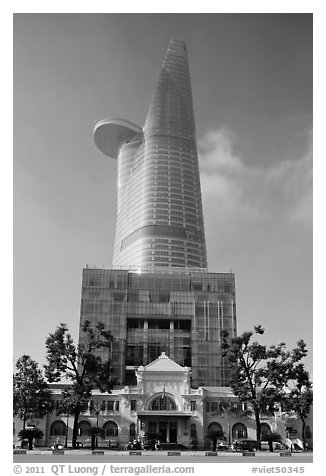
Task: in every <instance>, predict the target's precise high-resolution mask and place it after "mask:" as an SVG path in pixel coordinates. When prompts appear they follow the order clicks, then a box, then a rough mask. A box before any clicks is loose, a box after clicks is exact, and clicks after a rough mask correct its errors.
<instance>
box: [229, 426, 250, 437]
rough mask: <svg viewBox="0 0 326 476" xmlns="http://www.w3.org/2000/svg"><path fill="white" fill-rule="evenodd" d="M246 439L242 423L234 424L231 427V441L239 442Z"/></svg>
mask: <svg viewBox="0 0 326 476" xmlns="http://www.w3.org/2000/svg"><path fill="white" fill-rule="evenodd" d="M243 438H248V432H247V427H246V425H244V424H243V423H236V424H235V425H233V427H232V439H235V440H241V439H243Z"/></svg>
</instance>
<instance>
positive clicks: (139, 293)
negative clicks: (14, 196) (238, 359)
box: [80, 268, 236, 388]
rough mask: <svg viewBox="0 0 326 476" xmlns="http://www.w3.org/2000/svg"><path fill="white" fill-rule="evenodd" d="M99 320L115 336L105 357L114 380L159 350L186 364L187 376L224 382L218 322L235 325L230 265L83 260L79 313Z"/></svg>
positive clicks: (127, 377) (126, 377) (130, 376)
mask: <svg viewBox="0 0 326 476" xmlns="http://www.w3.org/2000/svg"><path fill="white" fill-rule="evenodd" d="M86 320H88V321H89V322H92V323H94V324H96V323H97V322H99V321H101V322H104V323H105V325H106V326H107V327H108V328H109V329H110V330H111V332H112V334H113V336H114V340H113V344H112V349H111V354H110V355H108V354H106V355H105V353H104V352H108V351H107V350H105V351H103V353H102V357H103V358H108V357H110V359H111V362H112V367H113V369H114V374H115V376H116V378H117V381H118V383H119V384H127V385H134V384H135V383H136V378H135V370H137V368H138V367H139V365H147V364H148V363H150V362H152V361H153V360H155V359H156V358H157V357H158V356H159V355H160V354H161V352H166V353H167V355H169V357H170V358H171V359H173V360H174V361H176V362H177V363H178V364H179V365H182V366H188V367H190V368H191V371H192V372H191V384H192V386H193V387H194V388H195V387H198V386H200V385H219V386H224V385H228V382H229V380H230V370H229V367H228V365H227V362H226V361H225V359H223V358H222V356H221V349H220V345H219V339H220V331H221V329H227V330H228V331H229V332H230V334H231V335H232V336H234V335H235V333H236V305H235V281H234V274H233V273H209V272H208V271H207V270H203V269H198V268H197V269H173V270H172V269H170V270H167V269H164V270H161V271H154V270H153V271H152V272H151V271H148V272H141V273H139V272H133V271H129V270H114V269H99V268H86V269H84V272H83V288H82V303H81V318H80V326H81V327H80V335H81V338H82V327H83V324H84V322H85V321H86Z"/></svg>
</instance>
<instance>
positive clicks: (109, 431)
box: [103, 421, 118, 437]
mask: <svg viewBox="0 0 326 476" xmlns="http://www.w3.org/2000/svg"><path fill="white" fill-rule="evenodd" d="M103 429H104V431H105V436H106V437H108V436H118V425H117V424H116V422H115V421H107V422H106V423H105V425H104V426H103Z"/></svg>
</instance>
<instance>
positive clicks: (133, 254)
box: [94, 40, 207, 270]
mask: <svg viewBox="0 0 326 476" xmlns="http://www.w3.org/2000/svg"><path fill="white" fill-rule="evenodd" d="M94 137H95V142H96V144H97V146H98V147H99V149H100V150H101V151H102V152H104V153H105V154H106V155H108V156H111V157H113V158H117V159H118V210H117V227H116V236H115V245H114V255H113V266H123V267H129V268H130V267H133V268H135V267H136V268H139V269H141V270H146V269H151V268H153V267H155V268H157V267H163V266H165V267H166V266H168V267H198V268H206V267H207V259H206V244H205V233H204V220H203V210H202V200H201V191H200V180H199V170H198V157H197V148H196V137H195V121H194V112H193V104H192V94H191V85H190V75H189V67H188V58H187V50H186V46H185V43H184V42H183V41H177V40H172V41H171V42H170V44H169V47H168V50H167V53H166V56H165V59H164V61H163V65H162V69H161V72H160V76H159V80H158V83H157V87H156V91H155V93H154V97H153V99H152V102H151V104H150V107H149V111H148V114H147V118H146V122H145V126H144V128H143V129H140V128H139V127H138V126H135V125H133V124H131V123H130V122H127V121H124V120H121V119H112V118H111V119H105V120H102V121H100V122H98V123H97V124H96V126H95V130H94Z"/></svg>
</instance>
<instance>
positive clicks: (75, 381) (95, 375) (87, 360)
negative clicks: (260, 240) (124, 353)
mask: <svg viewBox="0 0 326 476" xmlns="http://www.w3.org/2000/svg"><path fill="white" fill-rule="evenodd" d="M82 331H83V338H82V339H81V340H80V343H79V344H78V345H77V344H75V343H74V341H73V338H72V336H71V334H70V333H69V331H68V328H67V326H66V324H64V323H61V324H60V325H59V326H58V327H57V329H56V331H55V332H54V333H53V334H50V335H49V337H48V338H47V339H46V352H47V353H46V359H47V361H48V364H47V365H45V366H44V367H45V375H46V377H47V378H48V380H49V382H58V381H59V380H60V379H61V378H62V377H65V378H66V379H68V380H69V381H70V382H71V383H70V385H68V386H67V387H66V389H65V390H64V391H63V393H62V402H61V408H62V409H65V411H67V412H69V414H71V415H73V416H74V422H73V434H72V447H73V448H76V442H77V435H78V420H79V415H80V413H81V412H82V411H83V410H84V409H85V406H86V405H87V403H88V400H89V398H90V397H91V394H92V390H93V389H95V388H97V389H99V390H100V391H101V392H109V393H111V389H112V388H113V384H114V380H113V378H112V368H111V363H110V360H105V361H104V360H103V359H102V357H100V355H98V354H99V352H100V351H101V350H102V349H108V350H109V351H110V349H111V344H112V340H113V337H112V335H111V333H110V331H108V330H106V329H105V327H104V324H103V323H101V322H99V323H98V324H97V325H96V326H95V327H91V324H90V322H89V321H85V323H84V325H83V327H82ZM109 353H110V352H109Z"/></svg>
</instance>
